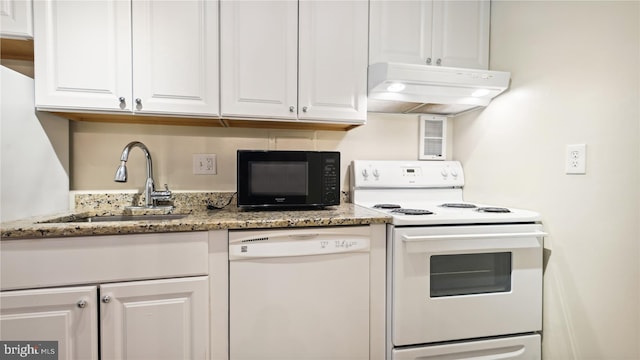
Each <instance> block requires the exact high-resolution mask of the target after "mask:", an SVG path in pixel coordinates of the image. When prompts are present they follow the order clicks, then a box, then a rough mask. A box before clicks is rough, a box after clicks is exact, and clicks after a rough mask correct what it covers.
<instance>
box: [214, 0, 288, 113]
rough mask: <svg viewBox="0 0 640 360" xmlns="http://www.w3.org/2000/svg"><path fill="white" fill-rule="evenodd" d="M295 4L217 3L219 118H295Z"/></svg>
mask: <svg viewBox="0 0 640 360" xmlns="http://www.w3.org/2000/svg"><path fill="white" fill-rule="evenodd" d="M297 48H298V3H297V2H296V1H279V2H278V1H228V0H223V1H222V2H221V3H220V87H221V113H222V116H223V117H246V118H265V117H267V118H278V119H290V120H295V119H296V118H297V109H296V108H297V105H298V104H297V103H298V101H297V88H298V87H297V81H298V80H297V73H298V70H297V69H298V65H297V62H298V49H297Z"/></svg>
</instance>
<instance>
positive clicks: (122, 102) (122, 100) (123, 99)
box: [118, 96, 125, 105]
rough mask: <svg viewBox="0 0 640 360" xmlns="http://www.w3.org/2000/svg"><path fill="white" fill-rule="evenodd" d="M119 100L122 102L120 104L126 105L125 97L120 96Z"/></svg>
mask: <svg viewBox="0 0 640 360" xmlns="http://www.w3.org/2000/svg"><path fill="white" fill-rule="evenodd" d="M118 100H120V104H123V105H124V101H125V98H124V96H120V98H119V99H118Z"/></svg>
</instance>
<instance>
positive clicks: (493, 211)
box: [478, 207, 511, 213]
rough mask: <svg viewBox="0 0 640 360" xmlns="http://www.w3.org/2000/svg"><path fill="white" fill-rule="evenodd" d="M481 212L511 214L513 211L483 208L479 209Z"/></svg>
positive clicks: (499, 208)
mask: <svg viewBox="0 0 640 360" xmlns="http://www.w3.org/2000/svg"><path fill="white" fill-rule="evenodd" d="M478 211H479V212H485V213H510V212H511V210H509V209H507V208H501V207H481V208H478Z"/></svg>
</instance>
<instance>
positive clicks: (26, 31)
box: [0, 0, 33, 39]
mask: <svg viewBox="0 0 640 360" xmlns="http://www.w3.org/2000/svg"><path fill="white" fill-rule="evenodd" d="M32 20H33V18H32V16H31V0H0V37H3V38H16V39H32V38H33V22H32Z"/></svg>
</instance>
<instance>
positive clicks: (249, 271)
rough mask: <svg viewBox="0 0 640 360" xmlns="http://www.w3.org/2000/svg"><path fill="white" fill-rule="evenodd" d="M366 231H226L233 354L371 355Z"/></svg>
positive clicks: (287, 359) (290, 359)
mask: <svg viewBox="0 0 640 360" xmlns="http://www.w3.org/2000/svg"><path fill="white" fill-rule="evenodd" d="M369 236H370V232H369V228H368V227H367V226H343V227H333V228H304V229H286V230H255V231H254V230H236V231H234V230H231V231H229V355H230V360H247V359H252V360H257V359H260V360H265V359H274V360H275V359H277V360H294V359H295V360H304V359H315V360H330V359H331V360H338V359H345V360H346V359H353V360H356V359H362V360H365V359H369V269H370V265H369V252H370V239H369Z"/></svg>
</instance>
